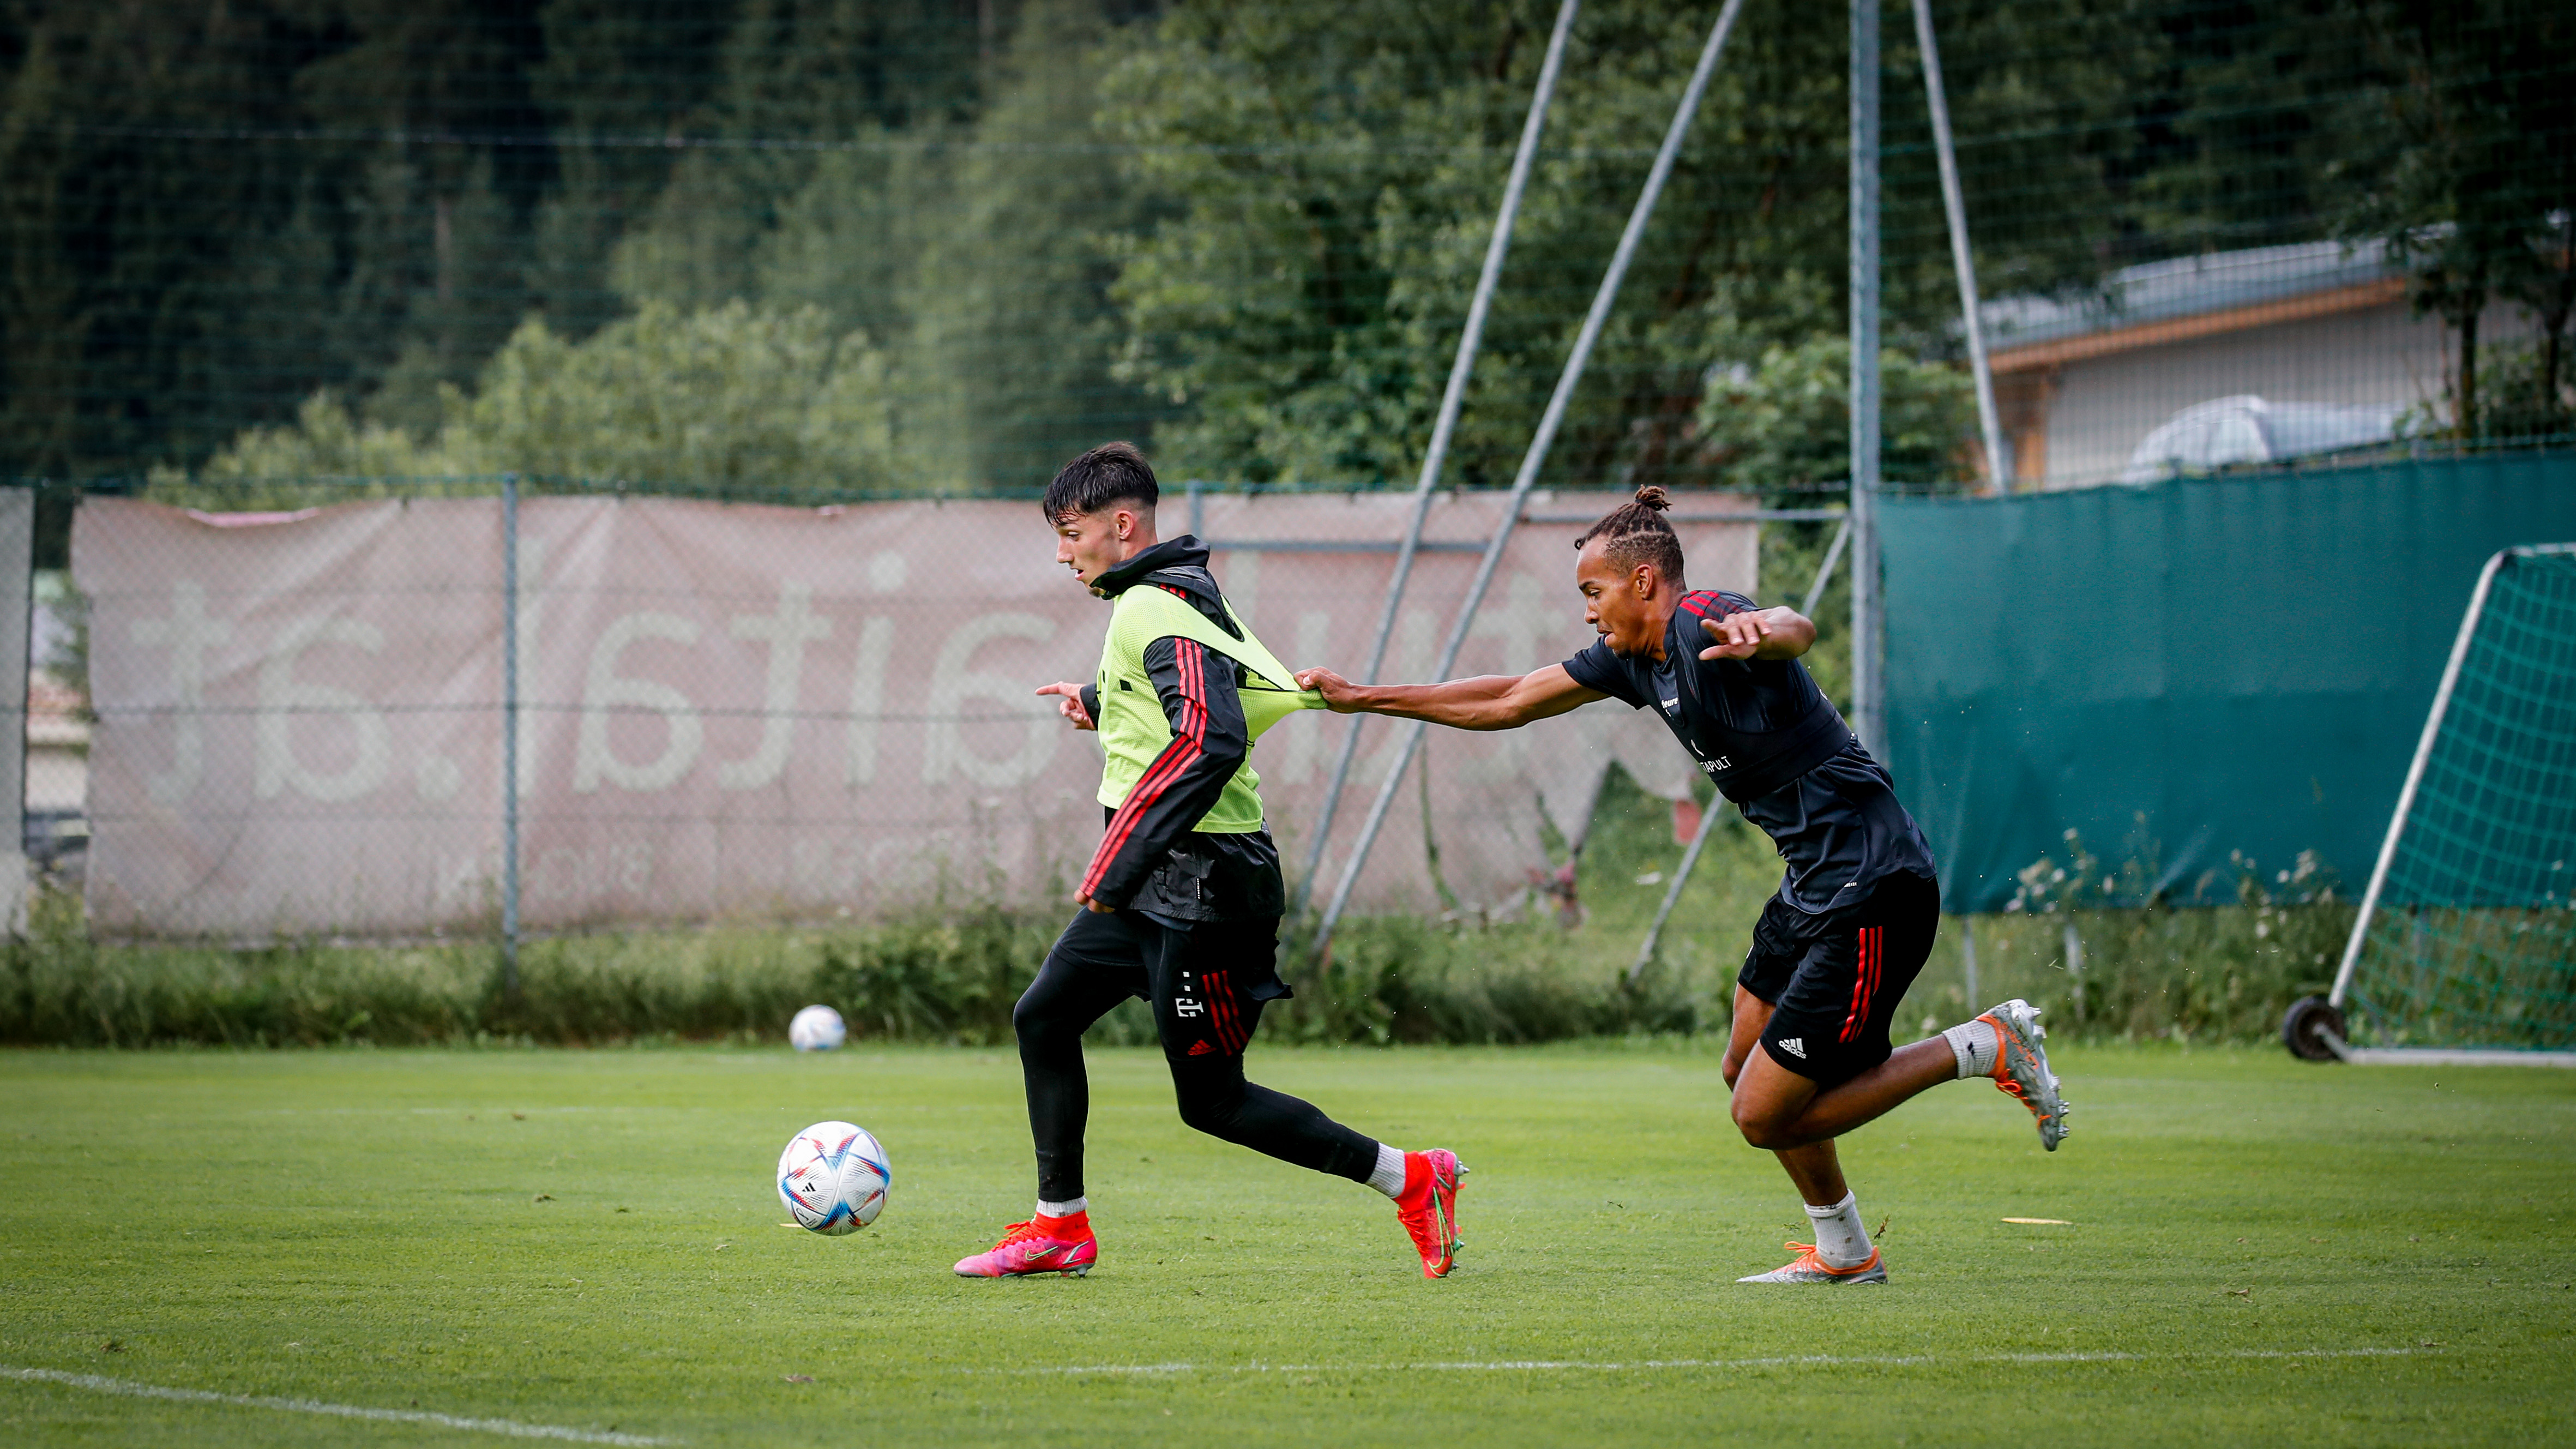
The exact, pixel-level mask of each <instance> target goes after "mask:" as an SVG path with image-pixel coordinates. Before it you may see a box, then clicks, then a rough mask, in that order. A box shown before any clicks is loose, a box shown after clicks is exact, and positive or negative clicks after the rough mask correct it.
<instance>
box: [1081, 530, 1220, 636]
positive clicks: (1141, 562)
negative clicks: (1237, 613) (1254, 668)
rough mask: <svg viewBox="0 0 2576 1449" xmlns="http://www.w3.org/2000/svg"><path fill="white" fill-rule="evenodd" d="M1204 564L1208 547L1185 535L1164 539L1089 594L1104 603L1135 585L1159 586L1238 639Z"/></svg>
mask: <svg viewBox="0 0 2576 1449" xmlns="http://www.w3.org/2000/svg"><path fill="white" fill-rule="evenodd" d="M1207 561H1208V547H1207V545H1206V544H1204V543H1201V542H1199V541H1198V538H1197V537H1196V536H1195V535H1193V534H1187V533H1185V534H1182V535H1181V536H1180V537H1178V538H1172V539H1165V540H1164V541H1163V542H1161V543H1158V544H1156V545H1154V546H1153V547H1152V548H1149V549H1147V550H1145V551H1144V552H1143V553H1140V554H1138V555H1136V556H1135V557H1134V558H1131V559H1129V560H1127V561H1126V562H1125V563H1122V564H1120V565H1119V566H1118V567H1116V568H1114V569H1111V570H1109V571H1108V572H1107V573H1104V574H1102V575H1101V576H1100V577H1099V578H1098V579H1097V580H1095V581H1094V582H1093V583H1092V585H1091V591H1092V592H1093V593H1095V594H1098V595H1099V596H1100V597H1102V598H1104V599H1114V598H1117V597H1118V596H1119V595H1120V594H1123V593H1125V592H1127V591H1128V590H1129V589H1132V588H1134V587H1135V586H1136V585H1138V584H1160V585H1162V586H1163V587H1165V588H1168V589H1170V590H1172V591H1173V592H1175V593H1178V594H1179V595H1181V597H1183V598H1185V599H1188V600H1189V601H1190V607H1192V608H1194V609H1196V610H1198V611H1199V613H1200V614H1202V615H1204V616H1205V617H1206V618H1207V620H1208V622H1209V623H1211V624H1214V625H1216V626H1217V627H1218V628H1220V629H1223V630H1224V631H1225V632H1226V634H1227V635H1228V636H1229V637H1231V638H1236V639H1240V638H1242V637H1243V631H1242V630H1240V629H1238V628H1236V627H1235V626H1234V620H1233V618H1232V617H1231V616H1229V615H1228V614H1227V613H1226V611H1225V595H1224V593H1223V592H1222V591H1220V590H1219V589H1218V588H1217V586H1216V575H1214V574H1212V573H1209V572H1208V566H1207Z"/></svg>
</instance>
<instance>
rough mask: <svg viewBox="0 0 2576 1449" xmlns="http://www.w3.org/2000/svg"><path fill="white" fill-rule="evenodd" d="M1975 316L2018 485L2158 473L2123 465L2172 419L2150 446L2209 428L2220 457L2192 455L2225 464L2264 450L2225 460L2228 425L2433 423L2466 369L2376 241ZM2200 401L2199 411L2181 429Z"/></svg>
mask: <svg viewBox="0 0 2576 1449" xmlns="http://www.w3.org/2000/svg"><path fill="white" fill-rule="evenodd" d="M1984 316H1985V323H1986V345H1987V349H1988V355H1989V357H1990V358H1991V361H1992V365H1993V369H1994V375H1995V394H1996V404H1997V410H1998V411H1999V412H2000V413H2001V414H2002V423H2003V429H2004V435H2005V438H2006V440H2007V444H2008V446H2009V448H2010V449H2011V452H2012V459H2011V463H2012V469H2011V471H2012V476H2013V477H2014V478H2015V480H2017V482H2018V485H2019V486H2021V487H2024V488H2030V487H2072V486H2081V485H2085V484H2092V483H2105V482H2112V481H2117V480H2119V479H2120V478H2121V477H2122V476H2123V474H2128V475H2129V476H2130V477H2131V478H2132V479H2133V480H2134V479H2136V478H2138V477H2141V476H2146V475H2149V474H2153V473H2155V472H2157V471H2159V470H2158V469H2157V468H2156V467H2155V466H2153V464H2152V463H2150V462H2147V461H2145V460H2141V462H2140V464H2139V465H2138V467H2137V468H2135V469H2133V468H2132V458H2133V455H2136V454H2137V453H2138V451H2139V448H2140V445H2141V444H2142V443H2144V442H2146V441H2147V439H2148V436H2149V435H2150V434H2151V433H2155V432H2156V431H2157V429H2158V428H2160V427H2163V426H2164V425H2166V424H2168V423H2177V426H2176V427H2175V428H2173V429H2170V430H2168V432H2167V433H2165V434H2164V435H2163V436H2162V437H2161V438H2160V439H2159V443H2160V444H2161V443H2162V442H2164V441H2165V440H2168V439H2174V438H2177V437H2179V436H2181V435H2186V434H2196V433H2199V432H2203V431H2208V432H2209V433H2210V436H2208V437H2203V438H2202V439H2201V442H2202V443H2203V444H2205V445H2207V446H2214V447H2216V448H2218V449H2219V451H2218V452H2217V453H2216V454H2214V455H2211V454H2204V455H2202V456H2214V457H2215V458H2216V459H2217V461H2221V462H2226V461H2251V460H2253V459H2255V458H2259V457H2261V456H2264V455H2263V454H2261V453H2254V454H2247V453H2245V452H2244V451H2242V448H2243V447H2249V446H2250V447H2259V446H2262V445H2261V444H2260V443H2258V442H2251V441H2248V442H2245V443H2243V444H2241V445H2240V446H2239V450H2238V451H2236V452H2232V453H2231V452H2228V451H2226V449H2227V448H2228V446H2229V444H2228V443H2227V441H2226V439H2225V437H2224V436H2218V435H2219V434H2223V433H2224V431H2225V430H2226V429H2228V428H2231V427H2233V428H2236V429H2238V430H2239V432H2240V433H2241V434H2242V436H2243V437H2244V438H2246V439H2249V440H2250V439H2254V438H2257V437H2259V436H2260V434H2261V432H2262V428H2261V426H2260V424H2262V423H2263V422H2265V421H2266V420H2267V417H2268V419H2271V420H2274V421H2275V423H2276V425H2275V426H2274V428H2273V431H2274V432H2275V433H2276V434H2278V433H2281V432H2284V431H2287V432H2290V433H2297V434H2301V435H2327V436H2343V435H2349V434H2351V433H2352V432H2353V431H2354V429H2355V427H2358V426H2363V425H2365V424H2367V423H2368V421H2369V420H2370V419H2372V418H2377V419H2381V420H2386V419H2391V418H2395V417H2397V416H2399V415H2401V414H2404V413H2409V412H2414V413H2418V414H2419V415H2422V416H2425V417H2427V418H2435V419H2438V418H2440V417H2442V416H2444V415H2446V414H2447V412H2448V406H2449V405H2448V384H2449V378H2450V374H2451V370H2452V369H2453V368H2455V367H2456V366H2457V365H2458V358H2457V351H2458V344H2457V339H2456V338H2455V337H2454V336H2453V335H2452V333H2451V330H2450V328H2449V327H2448V326H2446V325H2445V324H2444V323H2443V321H2442V319H2440V318H2439V317H2433V316H2423V317H2419V316H2416V315H2415V314H2414V311H2413V308H2412V306H2411V305H2410V304H2409V303H2408V301H2407V299H2406V278H2405V275H2404V273H2403V272H2402V271H2401V270H2399V269H2398V268H2397V267H2395V266H2392V265H2390V264H2389V262H2388V261H2387V260H2386V257H2385V253H2384V249H2383V248H2382V247H2380V246H2379V245H2378V244H2376V243H2370V244H2363V245H2359V246H2351V247H2347V246H2346V245H2345V244H2344V243H2341V242H2332V241H2326V242H2303V243H2300V244H2297V245H2294V246H2276V247H2256V248H2252V249H2250V250H2246V251H2236V252H2218V253H2213V254H2209V255H2205V256H2196V257H2182V258H2177V259H2175V260H2172V261H2163V262H2149V263H2146V264H2144V265H2142V266H2135V267H2128V268H2124V269H2122V270H2121V271H2119V272H2117V273H2114V274H2113V275H2112V277H2111V279H2110V281H2109V282H2108V284H2106V286H2105V287H2104V288H2103V292H2102V294H2101V295H2100V296H2099V297H2098V298H2093V299H2088V300H2085V301H2082V302H2059V301H2055V300H2051V299H2046V298H2036V297H2010V298H2000V299H1997V300H1996V301H1993V302H1990V303H1988V304H1987V305H1986V307H1985V309H1984ZM2532 330H2533V328H2532V324H2531V323H2530V321H2529V320H2528V319H2527V318H2525V317H2524V316H2522V315H2521V313H2520V312H2519V310H2518V309H2515V308H2513V307H2510V306H2506V305H2501V304H2499V305H2496V306H2493V307H2491V308H2490V309H2489V311H2488V312H2487V314H2486V316H2485V317H2483V318H2482V319H2481V320H2480V322H2479V338H2480V340H2481V341H2482V342H2483V341H2489V340H2498V341H2501V340H2505V339H2508V338H2512V337H2518V336H2527V335H2529V334H2530V332H2531V331H2532ZM2222 402H2224V403H2225V404H2227V405H2225V406H2220V405H2219V404H2221V403H2222ZM2283 405H2307V406H2304V407H2301V406H2287V407H2285V406H2283ZM2196 407H2197V408H2202V409H2204V411H2203V412H2201V413H2200V414H2198V415H2196V417H2195V418H2192V419H2180V420H2178V419H2177V418H2176V415H2177V414H2179V413H2182V412H2183V411H2184V410H2185V409H2191V408H2196ZM2281 419H2290V420H2293V422H2292V425H2291V426H2290V427H2289V428H2287V429H2283V428H2281V427H2279V426H2277V420H2281ZM2204 420H2206V422H2207V430H2203V429H2201V428H2200V424H2201V422H2202V421H2204ZM2187 461H2188V460H2186V465H2187Z"/></svg>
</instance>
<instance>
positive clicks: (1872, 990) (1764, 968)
mask: <svg viewBox="0 0 2576 1449" xmlns="http://www.w3.org/2000/svg"><path fill="white" fill-rule="evenodd" d="M1940 929H1941V887H1940V884H1939V883H1938V882H1936V881H1934V880H1932V879H1931V878H1929V877H1927V876H1921V875H1916V874H1913V873H1911V872H1906V873H1904V874H1898V875H1889V876H1883V877H1881V878H1880V879H1879V880H1877V881H1876V882H1874V883H1873V884H1872V885H1871V886H1870V887H1869V890H1868V893H1867V894H1865V895H1863V896H1862V897H1861V898H1860V899H1859V900H1857V901H1854V902H1852V903H1850V904H1848V905H1843V906H1837V907H1835V908H1834V909H1833V910H1830V911H1825V912H1822V913H1819V914H1812V915H1811V914H1809V913H1808V912H1805V911H1801V910H1799V909H1798V908H1796V907H1795V906H1792V905H1790V904H1788V903H1787V902H1785V901H1782V900H1779V899H1777V898H1774V899H1773V900H1772V901H1771V903H1770V904H1769V905H1766V906H1764V907H1763V908H1762V918H1761V920H1759V921H1757V922H1755V923H1754V927H1753V950H1752V951H1751V952H1750V953H1749V954H1747V955H1746V956H1745V958H1744V970H1743V971H1742V972H1740V973H1738V974H1737V976H1736V978H1735V979H1736V984H1738V985H1740V986H1742V987H1743V988H1744V989H1745V990H1746V991H1749V992H1751V993H1753V995H1755V996H1757V997H1759V998H1761V999H1762V1000H1764V1001H1767V1002H1769V1003H1771V1007H1772V1010H1771V1021H1770V1024H1769V1025H1768V1026H1766V1027H1764V1028H1763V1030H1762V1049H1763V1050H1764V1051H1766V1052H1768V1053H1770V1054H1771V1060H1773V1061H1775V1062H1778V1063H1779V1064H1780V1065H1781V1066H1782V1067H1784V1068H1786V1069H1788V1070H1789V1071H1792V1072H1795V1073H1797V1074H1798V1075H1799V1076H1802V1077H1805V1078H1806V1079H1807V1080H1809V1081H1811V1082H1814V1083H1815V1084H1816V1085H1817V1086H1818V1087H1819V1088H1823V1087H1834V1086H1839V1085H1841V1084H1842V1083H1844V1082H1848V1081H1850V1080H1851V1079H1852V1078H1854V1077H1857V1076H1859V1075H1860V1074H1861V1073H1863V1072H1866V1071H1868V1070H1869V1069H1870V1068H1872V1067H1874V1066H1877V1065H1878V1064H1879V1063H1880V1062H1883V1061H1886V1060H1887V1058H1888V1054H1889V1053H1890V1052H1892V1051H1893V1050H1895V1048H1894V1047H1893V1046H1892V1045H1891V1044H1890V1043H1889V1041H1888V1035H1887V1032H1888V1025H1889V1023H1891V1022H1893V1021H1894V1020H1895V1019H1896V1006H1897V1003H1898V1002H1900V1001H1903V1000H1904V999H1905V990H1906V988H1907V987H1909V986H1911V985H1913V984H1914V977H1915V975H1916V974H1917V973H1918V972H1920V971H1922V969H1923V962H1924V960H1925V959H1926V958H1927V957H1929V956H1930V955H1931V954H1932V940H1933V937H1934V936H1936V935H1938V934H1939V933H1940Z"/></svg>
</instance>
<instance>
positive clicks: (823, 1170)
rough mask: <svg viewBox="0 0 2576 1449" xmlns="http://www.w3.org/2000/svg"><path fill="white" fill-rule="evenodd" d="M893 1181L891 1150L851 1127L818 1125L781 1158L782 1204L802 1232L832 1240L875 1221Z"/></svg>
mask: <svg viewBox="0 0 2576 1449" xmlns="http://www.w3.org/2000/svg"><path fill="white" fill-rule="evenodd" d="M893 1182H894V1171H893V1169H892V1168H891V1167H890V1166H889V1165H888V1164H887V1162H886V1152H885V1148H883V1147H882V1146H879V1145H878V1143H877V1139H876V1138H874V1137H873V1136H870V1135H869V1134H868V1131H867V1129H865V1128H863V1127H854V1126H852V1125H850V1124H849V1123H847V1122H817V1123H815V1124H814V1125H813V1126H811V1127H808V1128H806V1129H805V1130H804V1131H802V1132H799V1133H797V1134H796V1136H795V1139H794V1140H792V1141H790V1142H789V1143H788V1144H787V1150H786V1151H784V1152H782V1153H780V1154H778V1200H779V1201H780V1202H781V1203H784V1204H786V1207H787V1214H788V1216H790V1217H792V1218H794V1219H796V1225H797V1226H798V1227H800V1228H803V1229H805V1230H806V1231H808V1232H815V1233H821V1234H823V1235H824V1236H826V1237H834V1238H837V1237H839V1236H841V1235H842V1234H843V1233H855V1232H857V1231H858V1230H859V1229H861V1228H864V1227H866V1226H867V1225H868V1224H870V1223H872V1222H875V1221H876V1220H877V1214H878V1213H881V1212H883V1211H885V1200H886V1189H887V1188H888V1187H889V1186H891V1185H892V1184H893Z"/></svg>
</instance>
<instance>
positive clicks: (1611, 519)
mask: <svg viewBox="0 0 2576 1449" xmlns="http://www.w3.org/2000/svg"><path fill="white" fill-rule="evenodd" d="M1672 506H1673V504H1672V499H1671V498H1670V497H1669V496H1668V495H1666V494H1665V492H1664V490H1663V489H1662V488H1661V487H1659V486H1657V485H1656V484H1653V483H1649V484H1647V485H1646V486H1645V487H1643V488H1640V489H1638V490H1637V496H1636V497H1635V498H1634V499H1631V500H1630V501H1628V502H1626V503H1622V504H1620V505H1619V506H1618V507H1616V508H1613V509H1611V510H1610V511H1609V512H1608V513H1605V514H1603V515H1602V516H1601V521H1600V522H1598V523H1596V524H1594V525H1592V526H1591V527H1590V528H1587V529H1585V530H1584V531H1583V536H1582V537H1581V538H1578V539H1576V540H1575V541H1574V546H1575V547H1576V548H1578V549H1579V548H1581V547H1583V546H1584V545H1585V544H1587V543H1590V542H1591V541H1592V540H1594V539H1596V538H1597V539H1601V540H1603V547H1602V550H1601V554H1602V557H1604V558H1606V559H1608V560H1609V561H1610V562H1612V563H1614V564H1617V565H1618V566H1619V569H1620V571H1621V572H1622V573H1625V572H1627V571H1629V570H1632V569H1634V568H1636V566H1637V565H1639V564H1653V565H1654V566H1655V572H1656V573H1657V574H1660V575H1662V576H1663V578H1664V579H1665V581H1666V582H1668V583H1670V584H1671V585H1672V586H1673V587H1674V588H1676V589H1678V588H1682V587H1683V584H1682V541H1681V538H1680V537H1679V536H1678V535H1676V534H1675V533H1674V532H1673V526H1672V525H1671V524H1669V523H1666V522H1664V510H1666V509H1668V508H1670V507H1672Z"/></svg>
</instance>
